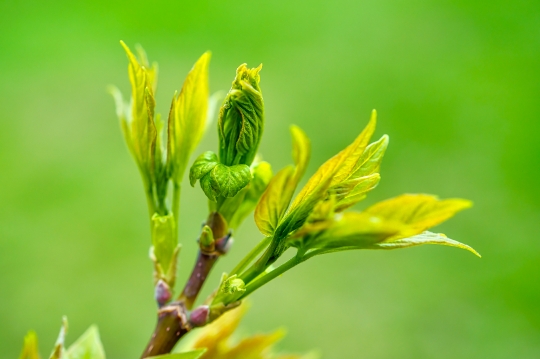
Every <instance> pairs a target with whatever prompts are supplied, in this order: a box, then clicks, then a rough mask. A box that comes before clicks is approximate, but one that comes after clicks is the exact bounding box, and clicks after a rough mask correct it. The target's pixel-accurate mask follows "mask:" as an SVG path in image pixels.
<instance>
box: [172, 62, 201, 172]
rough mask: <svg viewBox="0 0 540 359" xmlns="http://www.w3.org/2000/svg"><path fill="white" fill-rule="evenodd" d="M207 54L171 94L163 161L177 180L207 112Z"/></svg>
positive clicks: (192, 148) (199, 135)
mask: <svg viewBox="0 0 540 359" xmlns="http://www.w3.org/2000/svg"><path fill="white" fill-rule="evenodd" d="M209 63H210V53H209V52H206V53H204V54H203V55H202V56H201V57H200V58H199V60H197V62H196V63H195V65H194V66H193V68H192V69H191V71H190V72H189V74H188V75H187V77H186V80H185V81H184V85H183V87H182V90H181V91H180V94H179V95H178V97H176V96H175V98H174V99H173V104H172V106H171V112H170V115H169V116H170V117H169V153H168V158H167V162H168V163H169V166H170V167H171V169H170V170H171V173H172V177H173V178H174V180H175V181H177V182H179V181H180V179H181V177H182V175H183V174H184V171H185V169H186V167H187V164H188V161H189V156H190V155H191V153H192V152H193V150H194V149H195V147H196V146H197V144H198V143H199V141H200V140H201V137H202V135H203V133H204V130H205V128H206V122H207V114H208V96H209V90H208V65H209Z"/></svg>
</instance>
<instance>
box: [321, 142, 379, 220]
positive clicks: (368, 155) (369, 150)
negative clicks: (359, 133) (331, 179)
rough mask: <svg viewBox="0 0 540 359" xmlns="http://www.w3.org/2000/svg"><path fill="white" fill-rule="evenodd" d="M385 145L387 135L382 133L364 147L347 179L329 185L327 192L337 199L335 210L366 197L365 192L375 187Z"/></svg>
mask: <svg viewBox="0 0 540 359" xmlns="http://www.w3.org/2000/svg"><path fill="white" fill-rule="evenodd" d="M387 147H388V136H387V135H384V136H382V137H381V139H379V140H378V141H376V142H373V143H372V144H370V145H369V146H367V147H366V149H365V150H364V151H363V152H362V154H361V155H360V157H359V158H358V160H357V163H356V165H355V166H354V168H353V169H352V171H353V172H352V173H351V175H350V176H349V177H347V179H345V180H343V181H342V182H340V183H338V184H336V185H334V186H332V187H330V189H329V191H328V192H329V193H330V194H335V195H336V198H337V200H338V203H337V204H336V208H335V210H336V212H341V211H343V210H345V209H347V208H349V207H351V206H353V205H354V204H356V203H358V202H360V201H361V200H363V199H364V198H366V194H367V192H369V191H371V190H372V189H374V188H375V187H377V185H378V184H379V181H380V179H381V176H380V175H379V173H378V171H379V169H380V166H381V161H382V158H383V156H384V153H385V151H386V148H387Z"/></svg>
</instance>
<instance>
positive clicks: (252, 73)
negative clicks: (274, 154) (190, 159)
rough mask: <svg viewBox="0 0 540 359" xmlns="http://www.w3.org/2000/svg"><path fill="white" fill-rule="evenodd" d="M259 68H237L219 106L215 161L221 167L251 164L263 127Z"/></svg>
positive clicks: (244, 66) (241, 66) (244, 65)
mask: <svg viewBox="0 0 540 359" xmlns="http://www.w3.org/2000/svg"><path fill="white" fill-rule="evenodd" d="M261 69H262V65H260V66H259V67H256V68H252V69H248V68H247V66H246V64H243V65H240V67H238V69H237V70H236V78H235V79H234V81H233V83H232V87H231V90H230V91H229V93H228V94H227V97H226V98H225V102H224V104H223V106H222V107H221V110H220V114H219V119H218V130H219V159H220V161H221V163H223V164H224V165H227V166H231V165H237V164H246V165H251V162H253V159H254V158H255V155H256V153H257V149H258V147H259V142H260V140H261V136H262V131H263V127H264V102H263V98H262V93H261V89H260V87H259V82H260V75H259V71H260V70H261Z"/></svg>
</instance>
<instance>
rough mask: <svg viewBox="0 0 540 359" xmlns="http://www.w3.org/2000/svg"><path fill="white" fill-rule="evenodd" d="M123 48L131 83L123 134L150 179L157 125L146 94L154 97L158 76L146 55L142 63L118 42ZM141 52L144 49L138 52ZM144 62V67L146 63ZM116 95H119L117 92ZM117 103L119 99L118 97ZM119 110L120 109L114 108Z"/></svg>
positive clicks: (122, 43) (144, 173)
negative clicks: (129, 107)
mask: <svg viewBox="0 0 540 359" xmlns="http://www.w3.org/2000/svg"><path fill="white" fill-rule="evenodd" d="M120 43H121V45H122V46H123V47H124V50H125V51H126V55H127V57H128V60H129V66H128V74H129V80H130V82H131V89H132V94H131V99H132V101H131V103H132V106H131V112H130V113H128V114H127V116H126V120H125V122H126V124H125V125H123V127H124V126H125V127H126V129H125V130H124V133H125V134H126V133H127V134H128V136H129V138H130V140H129V141H128V147H129V148H130V150H131V151H132V154H133V156H134V157H135V160H136V162H137V163H138V165H139V168H140V169H141V171H142V174H143V176H145V177H146V178H147V179H150V178H151V175H152V172H153V165H154V149H155V143H156V136H157V132H156V128H155V125H154V119H153V117H152V116H153V111H154V108H153V106H154V105H155V104H154V103H153V101H148V97H149V96H150V97H152V96H153V89H154V88H155V83H156V81H157V80H156V79H157V67H156V66H155V67H153V68H149V67H148V64H147V61H148V60H147V59H146V56H145V55H144V58H143V59H141V62H143V65H141V64H140V63H139V60H138V59H137V57H135V55H133V53H132V52H131V51H130V49H129V48H128V47H127V46H126V44H125V43H124V42H122V41H121V42H120ZM139 53H140V54H143V53H144V52H143V51H142V50H140V51H139ZM145 65H146V66H145ZM115 97H117V98H118V95H116V96H115ZM117 103H118V100H117ZM117 112H118V113H120V110H117Z"/></svg>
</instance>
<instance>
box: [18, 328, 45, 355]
mask: <svg viewBox="0 0 540 359" xmlns="http://www.w3.org/2000/svg"><path fill="white" fill-rule="evenodd" d="M19 359H40V356H39V351H38V340H37V335H36V333H35V332H32V331H30V332H28V334H26V336H25V337H24V344H23V349H22V352H21V355H20V356H19Z"/></svg>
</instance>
